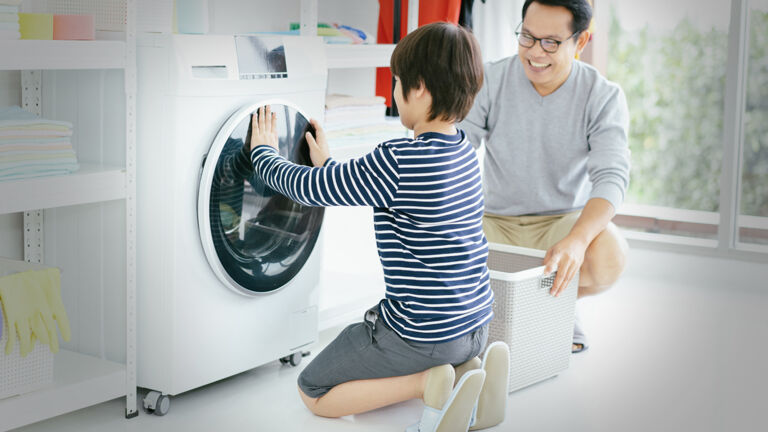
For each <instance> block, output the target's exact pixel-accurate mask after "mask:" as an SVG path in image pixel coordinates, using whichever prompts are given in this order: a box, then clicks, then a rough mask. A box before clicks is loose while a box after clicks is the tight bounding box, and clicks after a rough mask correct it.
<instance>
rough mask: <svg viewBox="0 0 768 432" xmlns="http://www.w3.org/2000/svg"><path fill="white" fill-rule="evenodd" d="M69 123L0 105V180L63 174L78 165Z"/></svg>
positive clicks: (74, 169) (75, 169)
mask: <svg viewBox="0 0 768 432" xmlns="http://www.w3.org/2000/svg"><path fill="white" fill-rule="evenodd" d="M71 136H72V123H69V122H64V121H54V120H45V119H42V118H40V117H38V116H36V115H34V114H32V113H30V112H27V111H24V110H23V109H21V108H19V107H17V106H14V107H5V108H1V107H0V181H5V180H18V179H22V178H30V177H43V176H52V175H65V174H70V173H72V172H75V171H77V170H78V169H79V168H80V165H79V164H78V162H77V156H76V155H75V151H74V150H73V149H72V143H71V141H70V137H71Z"/></svg>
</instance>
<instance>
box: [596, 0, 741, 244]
mask: <svg viewBox="0 0 768 432" xmlns="http://www.w3.org/2000/svg"><path fill="white" fill-rule="evenodd" d="M710 3H712V5H710ZM596 7H597V8H600V7H602V8H603V9H602V10H603V11H605V9H607V12H608V13H609V20H608V28H598V30H597V31H598V33H599V32H601V31H603V32H606V31H607V45H606V47H607V48H608V55H607V62H606V71H605V75H606V76H607V78H608V79H610V80H611V81H615V82H617V83H619V84H620V85H621V86H622V88H623V89H624V92H625V93H626V95H627V102H628V104H629V110H630V117H631V125H630V137H629V143H630V149H631V150H632V173H631V183H630V188H629V191H628V195H627V198H626V205H625V206H624V208H623V209H622V210H623V212H624V213H629V214H630V215H632V216H635V218H634V220H633V219H632V218H619V219H617V222H619V223H622V224H623V225H625V227H626V228H629V229H634V230H640V231H646V232H654V233H664V234H675V235H683V236H690V237H697V238H708V239H713V240H714V239H716V238H717V224H718V215H717V212H718V210H719V198H720V187H719V183H720V173H721V171H720V167H721V165H722V137H723V106H724V95H725V75H726V66H727V55H726V52H727V48H728V26H729V21H728V17H729V10H728V9H729V5H728V2H727V1H721V2H719V3H715V2H708V3H707V6H706V7H703V6H702V3H701V2H700V1H698V0H679V1H674V2H670V1H667V0H648V1H645V2H637V1H632V0H604V1H599V0H598V4H597V6H596ZM702 9H704V10H702ZM660 11H664V13H659V12H660ZM599 12H600V10H599V9H597V10H596V13H599Z"/></svg>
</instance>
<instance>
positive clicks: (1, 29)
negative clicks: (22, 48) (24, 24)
mask: <svg viewBox="0 0 768 432" xmlns="http://www.w3.org/2000/svg"><path fill="white" fill-rule="evenodd" d="M20 4H21V0H0V40H15V39H21V32H19V5H20Z"/></svg>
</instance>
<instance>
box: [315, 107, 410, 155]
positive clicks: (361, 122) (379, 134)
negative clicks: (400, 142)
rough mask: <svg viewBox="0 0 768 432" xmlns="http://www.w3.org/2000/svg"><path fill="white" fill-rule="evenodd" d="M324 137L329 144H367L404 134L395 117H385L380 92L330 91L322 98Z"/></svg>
mask: <svg viewBox="0 0 768 432" xmlns="http://www.w3.org/2000/svg"><path fill="white" fill-rule="evenodd" d="M324 128H325V130H326V137H327V138H328V146H329V147H330V148H332V149H333V148H339V147H353V146H367V147H370V149H371V150H372V149H373V148H374V147H375V146H376V144H379V143H381V142H383V141H387V140H390V139H393V138H401V137H405V136H407V133H408V130H407V129H406V128H405V127H403V125H402V124H400V120H399V119H397V118H394V119H388V118H387V117H386V105H384V98H383V97H381V96H348V95H339V94H330V95H328V96H326V99H325V125H324Z"/></svg>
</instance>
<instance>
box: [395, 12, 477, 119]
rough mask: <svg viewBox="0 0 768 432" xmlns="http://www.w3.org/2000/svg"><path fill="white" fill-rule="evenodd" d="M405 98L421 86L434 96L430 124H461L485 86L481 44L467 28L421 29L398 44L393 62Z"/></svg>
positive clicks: (443, 25)
mask: <svg viewBox="0 0 768 432" xmlns="http://www.w3.org/2000/svg"><path fill="white" fill-rule="evenodd" d="M389 65H390V68H391V69H392V73H393V74H394V75H397V77H398V78H399V79H400V86H401V88H402V90H403V98H404V99H405V100H408V93H409V92H410V91H411V90H413V89H415V88H418V87H419V84H420V83H424V86H425V87H426V89H427V90H428V91H429V93H430V94H431V95H432V107H431V108H430V111H429V118H428V120H429V121H432V120H434V119H436V118H438V117H439V118H440V119H442V120H447V121H457V122H458V121H461V120H463V119H464V117H466V116H467V114H468V113H469V110H470V109H471V108H472V103H473V102H474V100H475V95H477V92H479V91H480V87H482V86H483V59H482V54H481V53H480V44H478V42H477V39H475V36H474V35H473V34H472V33H471V32H470V31H469V30H467V29H465V28H463V27H459V26H457V25H455V24H451V23H447V22H436V23H431V24H427V25H425V26H422V27H419V28H417V29H416V30H414V31H413V32H411V33H409V34H408V35H406V36H405V37H404V38H403V39H402V40H401V41H400V42H398V43H397V46H396V47H395V50H394V52H392V58H391V60H390V63H389Z"/></svg>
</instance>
